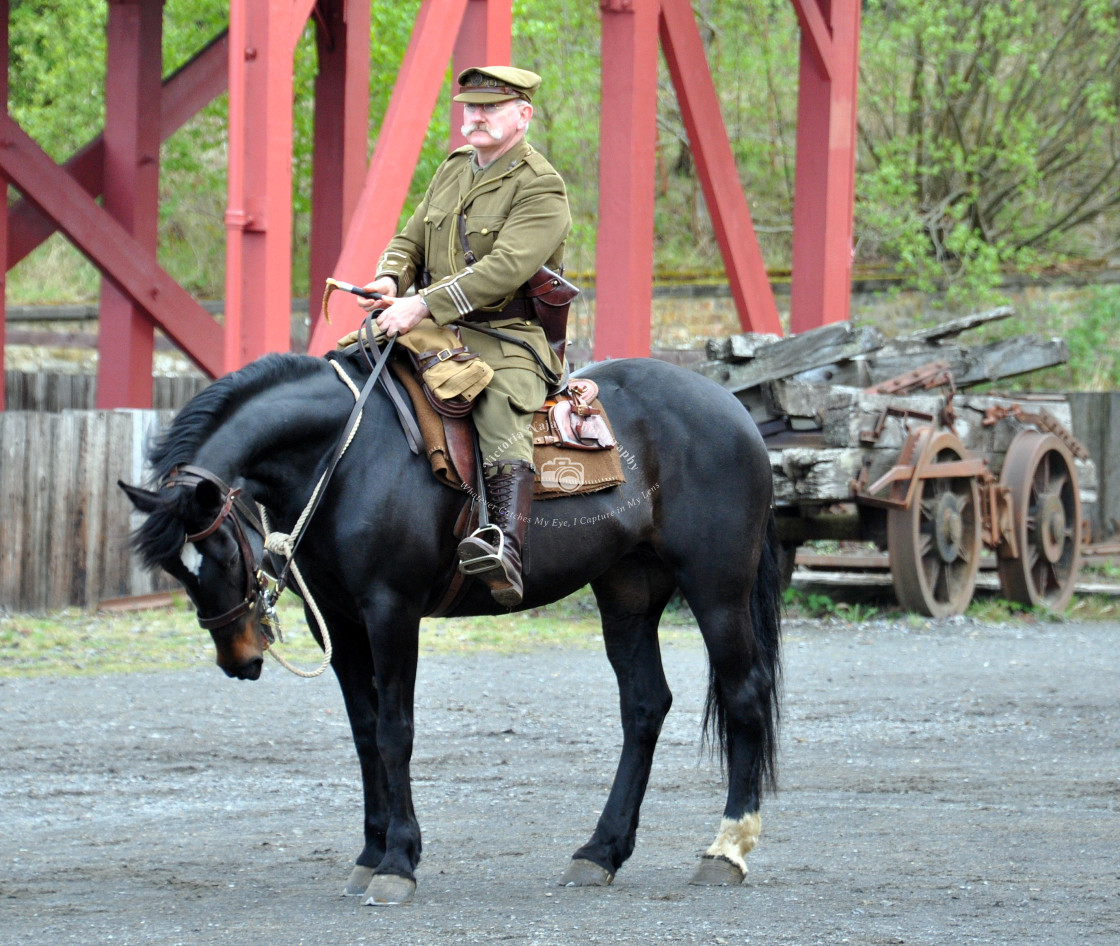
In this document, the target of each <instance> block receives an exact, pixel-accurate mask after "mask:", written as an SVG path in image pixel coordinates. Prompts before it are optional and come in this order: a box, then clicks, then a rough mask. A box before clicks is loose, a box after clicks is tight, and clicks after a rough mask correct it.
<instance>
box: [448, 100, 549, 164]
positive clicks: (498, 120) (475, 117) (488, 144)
mask: <svg viewBox="0 0 1120 946" xmlns="http://www.w3.org/2000/svg"><path fill="white" fill-rule="evenodd" d="M532 114H533V107H532V106H531V105H530V104H529V103H528V102H523V101H521V100H520V99H514V100H513V101H509V102H495V103H493V104H490V105H474V104H472V103H467V104H466V105H464V106H463V119H464V121H463V127H462V129H460V130H461V131H462V133H463V137H464V138H466V139H467V144H469V145H470V146H471V147H472V148H474V149H475V150H476V151H477V152H478V153H479V159H480V160H481V161H482V163H484V164H486V163H489V162H490V161H492V160H493V159H494V158H496V157H497V156H498V155H500V154H501V153H503V152H504V151H506V150H507V149H508V148H509V147H510V146H511V145H512V144H513V143H514V142H515V141H517V140H518V139H519V137H520V133H523V132H524V131H525V129H526V128H527V127H528V125H529V118H530V116H532Z"/></svg>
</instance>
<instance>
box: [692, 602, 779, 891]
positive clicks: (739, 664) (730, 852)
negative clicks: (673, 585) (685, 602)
mask: <svg viewBox="0 0 1120 946" xmlns="http://www.w3.org/2000/svg"><path fill="white" fill-rule="evenodd" d="M692 607H693V613H694V614H695V616H696V619H697V623H698V624H699V626H700V631H701V633H702V634H703V636H704V641H705V643H706V644H707V647H708V657H709V660H710V663H711V667H710V681H709V693H708V709H707V718H708V723H709V727H710V729H711V730H714V733H715V735H716V737H717V738H718V740H719V743H720V749H721V751H722V752H723V753H724V756H725V758H724V761H725V764H726V767H727V780H728V787H727V805H726V806H725V808H724V811H723V818H722V820H721V822H720V828H719V832H718V834H717V836H716V839H715V841H714V842H713V843H712V845H711V846H710V847H709V848H708V850H707V851H706V852H705V854H704V856H703V858H702V859H701V862H700V865H699V866H698V867H697V869H696V872H695V873H694V874H693V877H692V879H691V881H690V883H693V884H738V883H741V882H742V880H743V878H744V877H745V876H746V873H747V865H746V862H745V857H746V855H747V854H748V853H749V852H750V851H751V850H752V849H753V848H754V846H755V844H757V842H758V837H759V832H760V830H761V827H762V821H761V818H760V816H759V802H760V799H761V794H762V788H763V786H764V784H767V783H768V781H769V780H771V779H772V774H773V753H774V740H775V726H776V722H777V702H776V694H775V686H776V683H777V681H776V679H775V677H776V674H777V651H776V640H774V641H773V644H771V641H770V640H769V639H768V637H767V635H766V634H765V633H764V634H763V635H761V636H760V635H759V634H757V633H756V632H755V629H754V627H753V624H754V622H753V621H752V617H751V614H750V612H749V610H748V609H747V608H745V607H743V608H738V607H737V608H733V607H704V606H703V605H701V606H700V607H697V606H696V604H693V605H692Z"/></svg>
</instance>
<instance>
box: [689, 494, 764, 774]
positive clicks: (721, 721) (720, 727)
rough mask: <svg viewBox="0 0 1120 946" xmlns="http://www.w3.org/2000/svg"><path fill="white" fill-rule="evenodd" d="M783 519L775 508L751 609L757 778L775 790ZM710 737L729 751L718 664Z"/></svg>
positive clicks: (712, 682)
mask: <svg viewBox="0 0 1120 946" xmlns="http://www.w3.org/2000/svg"><path fill="white" fill-rule="evenodd" d="M779 551H780V545H779V542H778V521H777V518H776V516H775V514H774V509H773V507H771V509H770V518H769V519H768V521H767V523H766V538H765V540H764V541H763V544H762V554H761V555H760V556H759V560H758V570H757V571H756V573H755V577H754V587H753V588H752V589H751V598H750V614H751V628H752V631H753V635H754V638H753V640H752V641H751V646H750V650H751V652H752V653H753V654H754V666H753V667H752V668H751V671H750V676H749V677H748V682H749V683H750V684H751V685H752V686H753V689H754V693H755V697H756V704H757V705H756V706H755V707H754V710H755V713H756V714H757V715H756V723H757V725H758V730H759V733H758V750H759V751H758V758H757V760H756V765H757V766H758V772H757V776H758V784H760V785H764V786H765V787H766V788H767V789H768V790H770V791H773V790H774V789H775V788H776V785H777V775H778V770H777V747H778V722H779V719H780V716H781V712H780V708H779V702H780V696H781V693H780V684H781V675H782V662H781V636H782V573H781V566H780V564H779V559H778V555H779ZM703 726H704V733H705V741H706V742H708V743H709V744H714V745H716V746H718V747H719V755H720V759H721V760H722V759H725V758H726V756H727V710H726V706H725V704H724V699H723V694H722V692H721V690H720V686H719V681H718V680H717V679H716V674H715V670H714V669H712V667H711V666H709V669H708V697H707V702H706V705H705V707H704V723H703Z"/></svg>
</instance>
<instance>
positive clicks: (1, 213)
mask: <svg viewBox="0 0 1120 946" xmlns="http://www.w3.org/2000/svg"><path fill="white" fill-rule="evenodd" d="M0 105H3V106H4V114H5V115H6V114H7V113H8V0H0ZM0 184H3V185H4V200H3V201H0V205H2V206H0V259H4V258H5V257H7V255H8V179H7V177H5V176H4V174H2V173H0ZM7 302H8V274H7V272H6V271H5V270H3V269H0V411H2V410H4V409H5V408H6V406H7V394H6V388H7V385H6V384H5V383H4V336H5V332H6V328H5V323H6V322H7V316H6V310H7V307H8V306H7Z"/></svg>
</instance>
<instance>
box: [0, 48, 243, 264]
mask: <svg viewBox="0 0 1120 946" xmlns="http://www.w3.org/2000/svg"><path fill="white" fill-rule="evenodd" d="M4 48H5V49H7V45H5V47H4ZM228 60H229V35H228V34H227V33H225V32H222V33H220V34H219V35H217V36H215V37H214V39H212V40H211V41H210V42H209V43H208V44H207V45H206V46H205V47H204V48H203V49H201V50H200V51H199V52H198V53H197V54H196V55H195V56H194V57H193V58H192V59H191V60H190V62H188V63H186V64H185V65H184V66H183V67H182V68H180V69H177V70H176V71H175V72H174V73H172V74H171V75H170V76H168V77H167V78H166V79H164V80H163V94H162V95H161V96H160V140H161V141H166V140H167V139H168V138H170V137H171V136H172V135H173V134H175V132H177V131H178V130H179V129H180V128H182V127H183V125H185V124H186V123H187V122H188V121H189V120H190V119H191V118H192V117H193V116H194V115H195V114H197V113H198V111H199V110H200V109H202V108H203V107H205V106H206V105H208V104H209V103H210V102H212V101H213V100H214V99H215V98H217V97H218V96H219V95H221V94H222V93H223V92H224V91H225V90H226V84H227V83H226V75H227V72H228V66H229V63H228ZM103 149H104V136H102V135H98V136H97V137H96V138H94V139H93V140H92V141H90V142H89V143H88V144H86V145H84V146H83V147H82V148H80V149H79V150H78V151H76V152H75V153H74V154H73V156H71V157H70V159H69V160H68V161H67V162H66V164H65V165H64V167H65V168H66V173H67V174H69V175H70V176H71V177H73V178H74V179H75V180H76V181H78V183H79V184H81V186H82V187H83V188H84V189H85V190H86V192H87V193H89V194H90V195H91V196H93V197H99V196H100V195H101V181H102V176H103V172H102V162H103ZM9 219H10V223H9V239H8V252H7V253H6V254H5V256H3V257H0V259H5V258H6V259H7V261H8V263H7V268H8V269H11V268H12V267H13V266H15V265H16V264H17V263H19V262H20V261H21V260H23V259H24V258H25V257H26V256H27V255H28V254H29V253H30V252H31V251H32V250H34V249H35V248H36V247H37V246H39V245H40V244H41V243H42V242H43V241H44V240H46V239H47V237H49V236H50V235H51V234H52V233H54V232H55V230H57V229H58V227H56V226H55V224H54V223H53V222H52V221H50V220H48V219H47V218H46V217H44V216H43V215H42V214H40V213H39V212H38V211H37V210H36V209H35V208H34V207H33V206H32V205H31V204H29V203H28V202H27V201H26V200H19V201H17V202H16V203H15V204H13V205H12V208H11V216H10V218H9Z"/></svg>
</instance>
